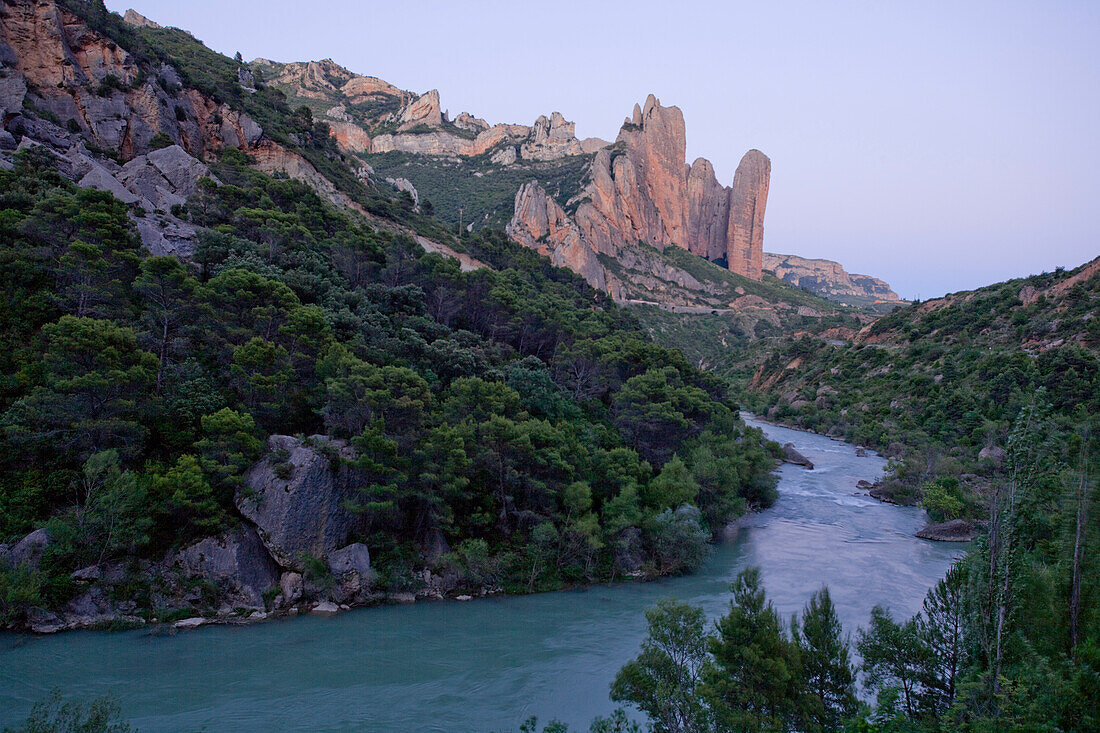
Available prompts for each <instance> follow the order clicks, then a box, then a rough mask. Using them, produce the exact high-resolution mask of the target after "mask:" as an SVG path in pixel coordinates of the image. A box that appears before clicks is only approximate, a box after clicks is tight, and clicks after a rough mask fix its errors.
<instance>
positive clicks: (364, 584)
mask: <svg viewBox="0 0 1100 733" xmlns="http://www.w3.org/2000/svg"><path fill="white" fill-rule="evenodd" d="M328 567H329V570H331V571H332V574H333V575H334V576H335V577H336V579H337V580H338V581H339V582H340V587H339V588H338V589H337V591H336V593H335V596H334V597H335V599H336V600H337V601H339V602H341V603H348V602H351V601H353V600H354V599H355V598H356V596H358V595H359V594H360V593H361V592H362V591H365V590H367V588H369V587H370V585H371V583H373V582H374V577H375V575H374V571H373V570H371V569H370V552H369V551H368V550H367V546H366V545H364V544H362V543H359V542H356V543H354V544H350V545H348V546H347V547H341V548H340V549H339V550H336V551H335V552H333V553H331V554H330V555H329V556H328Z"/></svg>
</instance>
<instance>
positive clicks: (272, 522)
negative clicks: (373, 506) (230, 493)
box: [236, 435, 356, 572]
mask: <svg viewBox="0 0 1100 733" xmlns="http://www.w3.org/2000/svg"><path fill="white" fill-rule="evenodd" d="M267 449H268V454H267V455H266V456H265V458H264V459H263V460H262V461H260V462H259V463H257V464H256V465H255V466H253V467H252V468H251V469H250V470H249V471H248V473H247V475H246V476H245V487H246V488H245V490H243V491H241V492H240V493H238V495H237V498H236V503H237V508H238V509H239V510H240V512H241V514H242V515H244V516H245V518H247V519H248V520H249V521H250V522H252V523H253V524H255V525H256V527H257V530H258V532H259V536H260V539H261V540H262V541H263V543H264V546H265V547H267V549H268V551H269V552H270V553H271V556H272V557H273V558H274V559H275V561H276V562H277V563H278V564H279V565H280V566H282V567H284V568H288V569H293V570H297V571H299V572H301V571H303V570H304V569H305V565H304V561H303V557H304V556H309V557H315V558H325V557H327V556H328V555H329V554H330V553H332V552H333V551H335V550H337V549H338V548H340V547H343V546H344V545H345V544H346V542H347V538H348V534H349V533H350V532H351V531H352V529H353V527H354V526H355V525H356V518H355V517H354V516H353V515H352V513H351V512H350V511H349V510H348V509H347V508H346V506H345V505H346V502H347V501H348V500H349V499H351V498H352V494H351V487H350V486H349V481H348V473H347V469H346V468H344V467H342V466H340V465H338V461H337V465H334V462H333V461H332V460H330V458H329V456H328V455H326V451H327V452H331V453H332V454H333V455H334V456H335V457H336V458H337V459H338V458H339V457H340V456H343V457H351V456H352V453H351V449H350V448H349V447H348V446H347V444H346V443H344V442H343V441H338V440H333V439H331V438H327V437H325V436H323V435H315V436H312V437H310V438H308V439H306V440H302V439H299V438H294V437H291V436H289V435H272V436H271V437H270V438H268V441H267Z"/></svg>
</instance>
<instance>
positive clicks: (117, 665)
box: [0, 420, 964, 731]
mask: <svg viewBox="0 0 1100 733" xmlns="http://www.w3.org/2000/svg"><path fill="white" fill-rule="evenodd" d="M750 422H752V424H755V425H758V426H759V427H761V428H763V429H764V431H765V432H766V433H767V435H768V436H769V437H770V438H772V439H773V440H777V441H780V442H784V443H785V442H792V443H794V444H795V446H796V447H797V448H798V450H799V451H801V452H802V453H803V454H804V455H806V456H807V457H808V458H809V459H810V460H811V461H813V463H814V464H815V468H814V470H812V471H808V470H806V469H804V468H802V467H799V466H791V465H784V466H783V467H782V468H780V469H779V474H780V481H779V500H778V501H777V502H776V504H775V505H774V506H773V507H771V508H770V509H768V510H766V511H764V512H761V513H759V514H755V515H752V516H750V517H748V518H747V519H745V520H743V521H742V524H741V529H740V530H739V532H738V534H737V536H736V538H735V539H733V540H731V541H728V542H725V543H723V544H721V545H719V546H718V547H716V548H715V551H714V552H713V554H712V555H711V556H710V557H709V558H708V560H707V561H706V563H705V565H704V566H703V568H702V569H701V570H699V571H698V572H697V573H695V574H693V575H691V576H688V577H682V578H671V579H666V580H660V581H656V582H652V583H622V584H615V585H601V586H596V587H593V588H589V589H587V590H580V591H565V592H560V593H544V594H540V595H534V596H523V597H511V598H490V599H484V600H477V601H472V602H468V603H458V602H436V603H417V604H413V605H408V606H387V607H380V608H366V609H359V610H354V611H349V612H347V613H343V614H340V615H338V616H335V617H332V618H314V617H307V618H296V619H287V620H280V621H272V622H269V623H263V624H259V625H254V626H245V627H228V626H210V627H203V628H200V629H197V630H193V631H188V632H181V633H177V634H163V633H160V634H152V633H149V632H148V631H133V632H124V633H101V632H75V633H68V634H61V635H57V636H52V637H33V636H24V635H11V634H8V635H3V634H0V727H2V726H4V725H6V724H13V723H16V722H18V721H20V720H22V719H24V718H25V717H26V715H27V713H28V712H29V710H30V708H31V705H32V704H33V703H34V701H36V700H39V699H41V698H43V697H44V696H45V695H46V694H47V693H48V692H49V690H50V689H51V688H54V687H60V688H61V689H62V690H64V692H65V694H66V696H69V695H73V696H80V697H84V698H90V697H94V696H97V695H102V694H104V693H106V692H110V693H112V694H113V696H114V697H115V699H116V700H117V701H118V702H119V704H120V705H121V707H122V711H123V713H124V715H125V716H126V718H127V719H128V720H129V722H130V723H131V724H132V725H133V726H134V727H135V728H136V729H138V730H141V731H196V730H207V731H223V730H225V731H230V730H231V731H388V730H396V731H514V730H518V728H519V725H520V723H521V722H522V721H523V720H524V719H526V718H527V717H528V716H531V715H537V716H538V717H539V718H540V719H541V720H542V721H544V722H545V721H547V720H548V719H550V718H552V717H556V718H558V719H560V720H562V721H564V722H566V723H568V724H569V725H570V727H571V728H572V729H574V730H587V726H588V722H589V721H590V720H591V719H592V718H593V717H595V716H597V715H606V714H607V713H609V712H610V711H611V710H612V709H614V707H615V705H614V704H613V703H612V702H611V701H610V700H609V698H608V685H609V684H610V682H611V680H612V678H613V677H614V675H615V672H616V671H617V670H618V669H619V667H621V666H622V664H623V663H624V662H626V661H627V660H628V659H630V658H631V657H633V656H634V655H635V654H636V653H637V651H638V645H639V644H640V642H641V640H642V638H643V636H644V633H645V618H644V616H643V612H644V611H645V609H646V608H649V607H650V606H652V605H653V604H654V603H656V602H657V601H658V600H660V599H662V598H669V597H675V598H678V599H680V600H683V601H690V602H692V603H696V604H699V605H701V606H702V607H703V608H704V609H705V610H706V612H707V614H708V615H709V616H710V617H717V616H719V615H721V614H722V613H724V612H725V610H726V608H727V607H728V604H729V599H730V593H729V584H730V582H731V581H732V580H733V579H734V577H735V576H736V574H737V573H738V571H740V570H741V569H742V568H744V567H745V566H747V565H758V566H760V568H761V571H762V574H763V579H764V583H765V586H766V588H767V592H768V596H769V598H770V599H771V600H773V601H774V602H775V605H776V607H777V608H778V609H779V611H780V612H782V613H783V614H784V615H789V614H791V613H793V612H795V611H798V610H801V608H802V606H803V605H804V604H805V602H806V600H807V598H808V597H809V596H810V594H811V593H813V592H814V591H815V590H817V589H818V588H820V587H821V586H822V584H826V585H828V586H829V589H830V591H831V593H832V597H833V601H834V602H835V603H836V605H837V609H838V611H839V613H840V617H841V620H842V622H843V623H844V626H845V630H846V631H848V632H852V633H853V635H854V632H855V630H856V628H857V627H858V626H860V625H861V624H866V623H867V619H868V615H869V613H870V610H871V607H872V606H874V605H875V604H879V603H881V604H884V605H888V606H889V607H890V608H891V609H892V610H893V611H894V613H895V615H898V616H909V615H912V614H913V613H916V612H917V611H918V610H920V605H921V601H922V599H923V598H924V594H925V593H926V592H927V590H928V588H929V587H931V586H932V585H933V584H934V583H935V582H936V581H937V580H938V579H939V578H941V577H942V576H943V574H944V573H945V572H946V571H947V568H948V567H949V566H950V564H951V562H952V561H953V560H954V558H956V557H958V556H959V555H960V554H961V553H962V552H963V550H964V547H962V546H960V545H957V544H948V543H936V542H927V541H924V540H919V539H916V538H914V537H913V533H914V532H915V531H916V530H918V529H919V528H920V527H921V526H922V523H923V519H924V516H923V512H922V511H921V510H919V509H915V508H904V507H896V506H890V505H887V504H881V503H879V502H877V501H875V500H874V499H872V498H871V497H869V496H867V495H866V493H865V492H861V491H858V490H857V489H856V488H855V484H856V482H857V481H858V480H859V479H867V480H869V481H873V480H875V479H876V478H878V477H879V476H880V475H881V474H882V471H883V468H884V466H885V461H884V460H883V459H882V458H879V457H877V456H874V455H873V454H869V455H868V456H867V457H857V456H856V453H855V449H854V448H853V447H852V446H850V445H847V444H845V443H841V442H838V441H835V440H830V439H828V438H824V437H821V436H818V435H813V434H810V433H804V432H799V431H794V430H788V429H785V428H779V427H774V426H770V425H766V424H762V423H758V422H755V421H752V420H750Z"/></svg>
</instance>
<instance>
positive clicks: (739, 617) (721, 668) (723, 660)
mask: <svg viewBox="0 0 1100 733" xmlns="http://www.w3.org/2000/svg"><path fill="white" fill-rule="evenodd" d="M731 589H732V590H733V601H731V603H730V610H729V613H727V614H726V615H725V616H723V617H722V618H721V619H719V620H718V623H717V630H718V634H717V636H714V637H711V639H710V642H709V645H710V652H711V655H712V657H713V659H712V661H711V662H710V663H708V665H707V666H706V669H705V671H704V673H703V679H704V682H703V696H704V698H705V700H706V702H707V705H708V706H709V708H710V712H711V716H712V718H713V722H714V725H715V727H716V729H717V730H719V731H730V732H734V731H736V732H739V733H756V732H757V731H785V730H787V727H788V724H789V723H790V722H791V721H792V720H793V719H794V718H795V714H796V708H797V702H798V701H797V697H798V695H797V691H798V682H799V679H800V676H801V672H800V669H799V655H798V648H797V645H796V644H794V643H793V642H792V641H790V640H788V639H787V638H785V637H784V635H783V631H782V625H781V624H780V621H779V614H778V613H777V612H776V610H775V607H774V606H772V604H771V603H770V602H768V600H767V598H766V597H765V595H764V589H763V588H762V587H761V585H760V569H759V568H756V567H751V568H746V569H745V570H743V571H741V572H740V573H739V574H738V576H737V580H736V581H735V582H734V583H733V585H732V586H731Z"/></svg>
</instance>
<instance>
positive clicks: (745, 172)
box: [726, 150, 772, 280]
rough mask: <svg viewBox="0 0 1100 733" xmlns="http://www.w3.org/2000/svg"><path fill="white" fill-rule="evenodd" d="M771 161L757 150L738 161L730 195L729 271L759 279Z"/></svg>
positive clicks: (727, 250) (727, 245) (762, 256)
mask: <svg viewBox="0 0 1100 733" xmlns="http://www.w3.org/2000/svg"><path fill="white" fill-rule="evenodd" d="M771 175H772V162H771V161H770V160H768V156H766V155H764V154H763V153H761V152H760V151H759V150H750V151H749V152H747V153H745V155H744V157H743V158H741V162H740V163H739V164H738V165H737V172H736V173H735V174H734V176H733V191H732V192H731V193H730V223H729V231H728V234H727V236H728V239H727V244H726V252H727V258H728V262H729V268H730V269H731V270H732V271H734V272H739V273H741V274H742V275H747V276H749V277H751V278H752V279H753V280H759V279H760V276H761V266H762V264H763V262H764V208H765V207H766V206H767V204H768V182H769V181H770V180H771Z"/></svg>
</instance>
